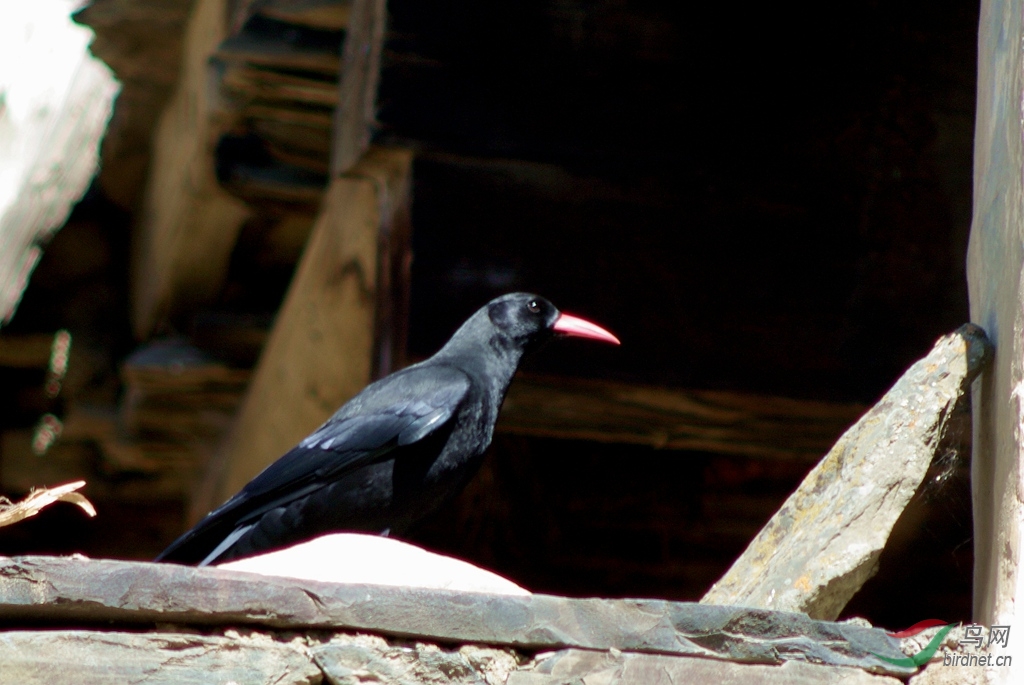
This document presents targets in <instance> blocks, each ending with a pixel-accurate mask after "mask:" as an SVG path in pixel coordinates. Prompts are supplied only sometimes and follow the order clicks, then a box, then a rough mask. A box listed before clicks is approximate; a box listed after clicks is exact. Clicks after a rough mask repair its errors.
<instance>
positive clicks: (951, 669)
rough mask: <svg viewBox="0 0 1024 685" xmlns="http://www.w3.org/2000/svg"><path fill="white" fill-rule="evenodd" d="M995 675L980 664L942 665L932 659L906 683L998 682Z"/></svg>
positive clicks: (969, 684) (959, 684)
mask: <svg viewBox="0 0 1024 685" xmlns="http://www.w3.org/2000/svg"><path fill="white" fill-rule="evenodd" d="M994 676H996V677H994ZM997 676H998V674H994V673H991V672H990V671H989V670H988V669H986V668H983V667H980V666H974V667H972V666H944V665H943V664H942V662H941V661H934V662H932V663H930V664H928V666H926V667H925V668H923V669H922V670H921V672H920V673H918V674H917V675H916V676H914V677H913V678H911V679H910V680H909V681H908V685H988V684H989V683H993V682H1000V679H999V678H998V677H997ZM1002 682H1012V681H1002Z"/></svg>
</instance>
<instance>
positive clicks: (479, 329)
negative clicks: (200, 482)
mask: <svg viewBox="0 0 1024 685" xmlns="http://www.w3.org/2000/svg"><path fill="white" fill-rule="evenodd" d="M556 333H557V334H563V335H570V336H578V337H585V338H593V339H597V340H604V341H607V342H613V343H616V344H617V343H618V340H617V339H616V338H615V337H614V336H612V335H611V334H610V333H608V332H607V331H605V330H604V329H602V328H600V327H598V326H596V325H594V324H592V323H589V322H587V321H584V320H583V319H579V318H576V317H574V316H570V315H568V314H562V313H561V312H559V311H558V310H557V309H556V308H555V306H554V305H552V304H551V303H550V302H548V301H547V300H545V299H544V298H541V297H538V296H536V295H530V294H527V293H513V294H510V295H505V296H503V297H499V298H497V299H495V300H492V301H491V302H490V303H488V304H487V305H486V306H484V307H483V308H482V309H480V310H479V311H477V312H476V313H475V314H473V315H472V316H471V317H470V318H469V319H468V320H467V321H466V322H465V323H464V324H463V325H462V326H461V327H460V328H459V329H458V330H457V331H456V332H455V334H454V335H453V336H452V337H451V339H450V340H449V341H448V342H447V343H446V344H445V346H444V347H442V348H441V350H440V351H439V352H438V353H437V354H435V355H434V356H433V357H431V358H429V359H427V360H425V361H423V362H420V363H419V364H415V365H413V366H410V367H408V368H405V369H402V370H401V371H397V372H395V373H393V374H391V375H389V376H387V377H385V378H382V379H380V380H378V381H376V382H374V383H371V384H370V385H368V386H367V387H366V388H365V389H363V390H362V391H361V392H360V393H359V394H358V395H356V396H355V397H353V398H352V399H351V400H349V402H347V403H346V404H345V405H343V406H342V407H341V408H340V409H339V410H338V411H337V412H335V414H334V415H333V416H331V418H329V419H328V420H327V421H326V422H325V423H324V424H323V425H322V426H320V427H319V428H317V429H316V430H315V431H313V433H312V434H310V435H309V437H307V438H306V439H304V440H303V441H302V442H300V443H299V444H298V445H296V446H295V447H294V448H292V449H291V450H290V451H289V452H288V453H287V454H285V455H284V456H283V457H281V458H280V459H278V460H277V461H276V462H274V463H273V464H271V465H270V466H268V467H267V468H266V469H265V470H264V471H263V472H262V473H260V474H259V475H258V476H256V477H255V478H254V479H253V480H252V481H250V482H249V483H248V484H247V485H246V486H245V487H244V488H242V490H241V491H240V492H239V493H238V494H236V495H235V496H234V497H232V498H231V499H229V500H228V501H227V502H225V503H224V504H223V505H221V506H220V507H218V508H217V509H215V510H214V511H212V512H210V513H209V514H207V516H206V517H205V518H204V519H203V520H202V521H200V522H199V523H198V524H197V525H196V526H195V527H194V528H192V529H191V530H190V531H188V532H187V533H185V534H184V535H182V536H181V537H180V538H178V539H177V540H176V541H175V542H174V543H172V544H171V545H170V546H169V547H168V548H167V549H166V550H164V551H163V553H161V554H160V556H159V557H157V561H173V562H178V563H186V564H199V565H201V566H202V565H206V564H211V563H221V562H225V561H229V560H231V559H237V558H240V557H246V556H251V555H253V554H258V553H261V552H266V551H270V550H273V549H277V548H280V547H285V546H288V545H291V544H294V543H297V542H301V541H303V540H308V539H311V538H314V537H316V536H318V535H321V534H324V533H328V532H337V531H361V532H368V533H379V534H391V533H401V532H402V531H404V530H405V529H406V528H408V526H409V525H410V524H412V523H413V522H414V521H416V520H418V519H420V518H422V517H423V516H425V515H427V514H429V513H430V512H432V511H434V510H435V509H437V508H438V507H439V506H440V505H441V504H442V503H444V502H445V501H447V500H448V499H449V498H451V497H454V496H455V495H456V494H458V492H459V491H460V490H461V489H462V488H463V486H464V485H465V484H466V482H467V481H468V480H469V478H470V477H471V476H472V475H473V473H475V471H476V470H477V468H478V467H479V465H480V458H481V456H482V454H483V452H484V450H485V449H486V448H487V446H488V445H489V444H490V442H491V435H492V433H493V431H494V423H495V421H496V420H497V418H498V410H499V409H500V408H501V403H502V401H503V400H504V398H505V392H506V390H507V389H508V386H509V383H510V382H511V380H512V376H513V375H514V374H515V371H516V368H517V367H518V366H519V362H520V360H521V359H522V356H523V354H524V353H526V352H528V351H530V350H531V349H532V348H534V347H535V346H537V345H538V344H539V343H541V342H543V341H544V340H546V339H547V338H549V337H551V336H552V335H554V334H556Z"/></svg>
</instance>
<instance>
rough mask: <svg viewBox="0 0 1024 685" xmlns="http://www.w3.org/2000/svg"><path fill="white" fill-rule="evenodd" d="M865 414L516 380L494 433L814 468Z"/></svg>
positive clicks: (759, 399)
mask: <svg viewBox="0 0 1024 685" xmlns="http://www.w3.org/2000/svg"><path fill="white" fill-rule="evenodd" d="M863 411H864V407H863V406H862V405H859V404H840V403H831V402H815V401H811V400H795V399H788V398H782V397H768V396H762V395H751V394H745V393H733V392H721V391H712V390H681V389H673V388H658V387H653V386H643V385H636V384H629V383H617V382H613V381H595V380H583V379H568V378H552V377H544V376H529V375H520V376H518V377H517V378H516V380H515V381H514V382H513V383H512V386H511V387H510V388H509V391H508V396H507V397H506V398H505V404H504V405H503V406H502V410H501V415H500V416H499V418H498V425H497V427H496V430H498V431H499V432H504V433H510V434H515V435H527V436H534V437H548V438H562V439H567V440H593V441H596V442H610V443H623V444H636V445H649V446H651V447H655V448H664V449H678V450H694V451H704V452H714V453H717V454H736V455H744V456H750V457H764V458H775V459H800V460H805V461H809V462H816V461H817V460H818V459H820V458H821V456H822V455H823V454H825V453H826V452H827V451H828V450H829V448H830V447H831V446H832V444H833V443H834V442H835V440H836V438H838V437H839V435H840V434H842V432H843V431H844V430H846V428H848V427H849V426H850V425H851V424H852V423H853V422H854V421H856V420H857V418H858V417H859V416H860V415H861V414H862V413H863Z"/></svg>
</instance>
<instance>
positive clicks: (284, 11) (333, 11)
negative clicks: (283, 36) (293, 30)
mask: <svg viewBox="0 0 1024 685" xmlns="http://www.w3.org/2000/svg"><path fill="white" fill-rule="evenodd" d="M258 7H259V13H260V14H262V15H263V16H265V17H270V18H271V19H277V20H278V21H284V22H288V23H289V24H297V25H299V26H309V27H311V28H317V29H324V30H328V31H341V30H343V29H344V28H345V27H347V26H348V24H349V16H350V14H351V13H352V1H351V0H272V1H270V2H261V3H259V5H258Z"/></svg>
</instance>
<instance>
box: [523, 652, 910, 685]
mask: <svg viewBox="0 0 1024 685" xmlns="http://www.w3.org/2000/svg"><path fill="white" fill-rule="evenodd" d="M899 682H900V681H899V680H897V679H895V678H892V677H889V676H880V675H872V674H870V673H865V672H864V671H861V670H859V669H855V668H842V667H837V666H815V665H813V664H807V663H803V662H799V661H789V662H786V663H785V664H782V665H781V666H764V665H759V664H736V663H731V662H727V661H712V660H710V659H687V658H678V657H666V656H662V655H658V654H623V653H621V652H618V653H617V652H591V651H584V650H579V649H566V650H562V651H560V652H556V653H554V654H551V655H548V656H544V657H542V658H539V659H538V663H537V664H536V665H535V666H534V667H533V668H531V669H524V670H521V671H517V672H515V673H513V674H512V675H511V677H510V678H509V679H508V685H566V684H569V683H585V685H611V684H612V683H616V684H617V685H675V684H676V683H719V684H720V685H762V684H764V685H769V684H770V685H790V684H792V685H797V684H799V685H812V684H814V685H830V684H832V683H842V684H843V685H897V684H898V683H899Z"/></svg>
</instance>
